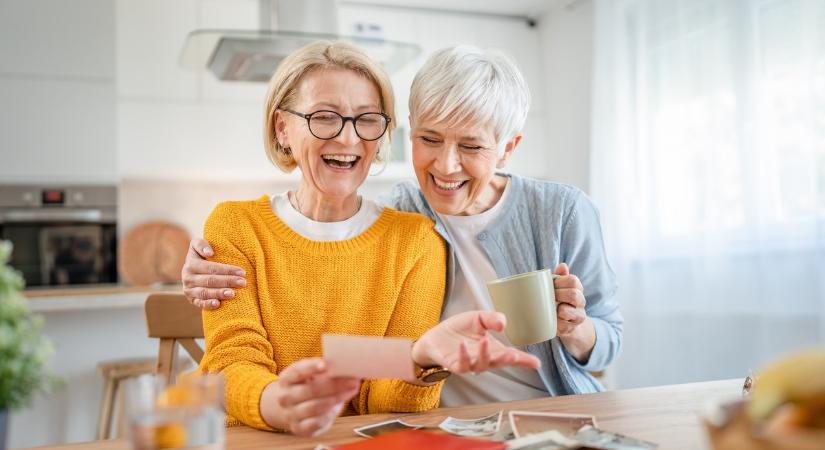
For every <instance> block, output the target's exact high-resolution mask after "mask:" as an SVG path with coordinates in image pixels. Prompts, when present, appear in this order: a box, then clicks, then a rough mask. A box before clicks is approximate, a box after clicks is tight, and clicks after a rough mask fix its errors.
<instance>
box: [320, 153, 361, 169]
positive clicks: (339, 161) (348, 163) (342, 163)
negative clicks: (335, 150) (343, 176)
mask: <svg viewBox="0 0 825 450" xmlns="http://www.w3.org/2000/svg"><path fill="white" fill-rule="evenodd" d="M321 159H323V160H324V162H325V163H326V165H328V166H330V167H335V168H336V169H351V168H352V167H353V166H354V165H355V164H357V163H358V161H359V160H360V159H361V157H360V156H355V155H321Z"/></svg>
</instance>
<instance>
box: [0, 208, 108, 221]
mask: <svg viewBox="0 0 825 450" xmlns="http://www.w3.org/2000/svg"><path fill="white" fill-rule="evenodd" d="M102 219H103V212H102V211H100V210H98V209H38V210H26V209H12V210H8V211H5V212H3V213H0V223H4V222H5V223H18V222H66V221H71V222H100V221H101V220H102Z"/></svg>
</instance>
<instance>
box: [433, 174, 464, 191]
mask: <svg viewBox="0 0 825 450" xmlns="http://www.w3.org/2000/svg"><path fill="white" fill-rule="evenodd" d="M430 177H432V179H433V182H434V183H435V185H436V186H437V187H438V188H439V189H443V190H445V191H454V190H456V189H458V188H460V187H461V186H464V183H466V182H467V180H461V181H451V182H448V183H445V182H443V181H439V180H438V179H437V178H436V177H435V176H433V175H430Z"/></svg>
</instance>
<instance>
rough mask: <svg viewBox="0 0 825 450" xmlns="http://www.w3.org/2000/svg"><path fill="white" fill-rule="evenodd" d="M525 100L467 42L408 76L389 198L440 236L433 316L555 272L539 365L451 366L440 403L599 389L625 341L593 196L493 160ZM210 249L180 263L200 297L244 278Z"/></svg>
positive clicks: (194, 249) (482, 303)
mask: <svg viewBox="0 0 825 450" xmlns="http://www.w3.org/2000/svg"><path fill="white" fill-rule="evenodd" d="M529 105H530V94H529V90H528V88H527V84H526V82H525V81H524V78H523V76H522V74H521V73H520V71H519V70H518V68H517V67H516V65H515V64H514V63H513V62H512V61H511V60H509V59H508V58H506V57H505V56H503V55H501V54H499V53H496V52H488V51H482V50H479V49H477V48H474V47H469V46H459V47H452V48H447V49H443V50H440V51H437V52H435V53H434V54H432V55H431V56H430V57H429V59H428V60H427V62H426V63H425V64H424V66H423V67H422V68H421V70H419V72H418V74H417V75H416V77H415V79H414V81H413V84H412V88H411V91H410V125H411V129H412V142H413V166H414V168H415V173H416V177H417V179H418V186H416V185H415V184H413V183H412V182H404V183H400V184H398V185H396V186H395V187H394V188H393V190H392V192H391V193H390V194H389V195H388V196H387V198H386V199H385V200H386V201H387V202H388V203H389V204H390V205H392V206H393V207H395V208H398V209H400V210H403V211H412V212H417V213H420V214H423V215H425V216H427V217H429V218H431V219H432V220H433V221H435V223H436V230H437V231H438V232H439V233H440V234H441V236H443V237H444V239H445V240H446V241H447V243H448V246H449V249H448V269H447V280H448V281H447V286H448V292H447V300H446V303H445V305H444V310H443V312H442V316H441V319H442V320H446V319H449V318H450V317H455V316H456V315H457V314H460V313H462V312H466V311H470V310H475V309H485V310H491V309H492V305H491V302H490V299H489V297H488V293H487V290H486V287H485V284H486V282H487V281H490V280H492V279H495V278H499V277H504V276H508V275H513V274H518V273H523V272H528V271H532V270H537V269H543V268H554V271H555V273H557V274H559V275H561V276H560V277H559V278H557V279H556V280H555V289H556V299H557V301H558V302H559V304H558V307H557V313H558V314H557V321H558V324H557V325H558V337H557V338H554V339H551V340H549V341H546V342H541V343H538V344H534V345H529V346H526V348H525V350H526V351H527V352H529V353H531V354H533V355H535V356H536V357H538V358H539V359H540V360H541V362H542V365H541V368H540V369H538V370H536V369H529V368H519V367H504V368H498V369H494V370H490V371H487V372H485V373H483V374H479V375H478V376H454V377H451V378H450V379H449V380H447V382H446V384H445V386H444V388H443V390H442V404H443V405H449V406H452V405H460V404H467V403H482V402H492V401H506V400H516V399H528V398H537V397H544V396H548V395H550V396H555V395H566V394H577V393H587V392H596V391H600V390H603V387H602V385H601V384H600V383H599V382H598V381H597V380H596V379H594V378H593V377H592V376H591V375H590V372H591V371H600V370H603V369H604V368H605V367H607V366H608V365H609V364H610V363H611V362H612V361H613V360H614V359H615V358H616V357H617V356H618V354H619V352H620V349H621V342H622V327H623V319H622V316H621V314H620V312H619V307H618V304H617V303H616V302H615V300H614V298H613V297H614V293H615V291H616V288H617V286H616V280H615V275H614V273H613V271H612V269H611V268H610V265H609V264H608V261H607V256H606V254H605V250H604V244H603V238H602V234H601V226H600V224H599V216H598V212H597V210H596V208H595V207H594V206H593V204H592V203H591V201H590V200H589V199H588V198H587V196H586V195H585V194H584V193H583V192H582V191H581V190H579V189H577V188H575V187H572V186H568V185H563V184H558V183H553V182H546V181H539V180H534V179H529V178H524V177H519V176H516V175H508V174H504V173H500V172H498V169H501V168H503V167H504V166H505V165H506V163H507V161H508V159H509V158H510V157H511V156H512V155H513V152H514V151H515V149H516V148H517V147H518V145H519V143H520V141H521V139H522V134H521V130H522V127H523V126H524V122H525V120H526V117H527V111H528V109H529ZM209 251H210V250H209V245H208V242H206V241H204V240H200V239H195V240H193V241H192V246H191V250H190V253H189V256H188V257H187V263H186V265H185V266H184V269H183V278H184V287H185V292H186V293H187V296H188V297H189V298H190V299H191V300H192V301H193V302H194V303H195V304H198V305H200V306H202V307H204V308H214V307H217V306H219V301H220V300H224V299H227V298H231V294H230V295H226V293H227V292H231V289H226V288H231V287H232V286H235V285H236V284H235V283H237V282H239V281H240V280H241V279H242V277H239V276H238V275H237V274H236V273H235V272H233V271H234V270H235V269H234V268H231V267H225V266H215V265H211V264H208V263H206V262H204V261H201V257H200V255H199V254H203V255H208V254H209ZM574 274H575V275H574ZM227 303H232V301H229V302H227ZM548 320H549V319H548ZM498 337H499V339H501V340H502V341H503V342H505V343H506V342H507V340H506V337H504V336H501V335H499V336H498Z"/></svg>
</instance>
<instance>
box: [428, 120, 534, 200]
mask: <svg viewBox="0 0 825 450" xmlns="http://www.w3.org/2000/svg"><path fill="white" fill-rule="evenodd" d="M520 139H521V135H517V136H516V137H514V138H513V139H512V140H511V141H509V142H507V143H506V144H505V145H504V148H503V149H501V148H500V146H499V145H498V143H497V141H496V137H495V133H494V132H493V128H492V127H491V126H485V125H481V124H475V125H463V126H450V125H447V124H446V123H433V122H429V121H422V122H420V123H414V124H413V129H412V147H413V166H414V168H415V175H416V178H417V179H418V184H419V186H420V188H421V192H422V193H423V194H424V196H425V197H426V198H427V201H428V202H429V204H430V206H431V207H432V208H433V209H434V210H435V211H436V212H439V213H441V214H448V215H473V214H479V213H481V212H484V211H486V210H488V209H490V208H491V207H492V206H493V205H495V204H496V202H497V201H498V199H499V197H500V195H501V191H502V190H503V186H502V183H504V184H506V182H505V180H497V179H496V176H495V174H496V169H497V168H501V167H504V164H505V163H506V161H507V159H508V158H509V157H510V154H511V153H512V151H513V149H514V148H515V146H516V145H517V144H518V141H519V140H520ZM499 178H500V177H499Z"/></svg>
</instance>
